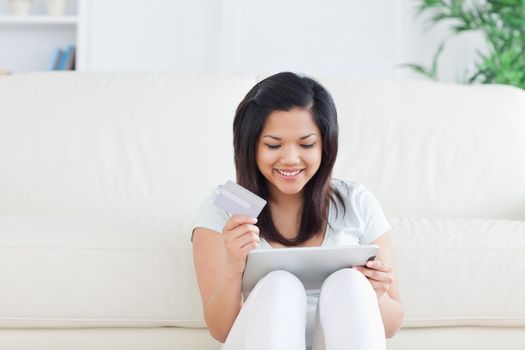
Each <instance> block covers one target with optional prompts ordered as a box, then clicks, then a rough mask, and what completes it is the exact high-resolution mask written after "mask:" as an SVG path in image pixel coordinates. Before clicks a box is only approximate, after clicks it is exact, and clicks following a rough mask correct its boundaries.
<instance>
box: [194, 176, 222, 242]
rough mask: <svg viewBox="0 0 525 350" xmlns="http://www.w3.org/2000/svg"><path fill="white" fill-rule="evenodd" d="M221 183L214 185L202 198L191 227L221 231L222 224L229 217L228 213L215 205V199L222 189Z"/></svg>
mask: <svg viewBox="0 0 525 350" xmlns="http://www.w3.org/2000/svg"><path fill="white" fill-rule="evenodd" d="M222 188H223V185H218V186H216V187H214V188H213V189H212V190H211V191H210V193H209V194H208V195H207V196H206V197H205V198H204V199H203V201H202V202H201V204H200V206H199V208H198V209H197V212H196V214H195V217H194V220H193V227H194V228H196V227H204V228H209V229H212V230H214V231H217V232H221V231H222V228H223V226H224V224H225V223H226V222H227V221H228V219H229V214H228V213H227V212H226V211H225V210H223V209H221V208H219V207H218V206H216V205H215V199H217V197H218V196H219V194H220V192H221V191H222Z"/></svg>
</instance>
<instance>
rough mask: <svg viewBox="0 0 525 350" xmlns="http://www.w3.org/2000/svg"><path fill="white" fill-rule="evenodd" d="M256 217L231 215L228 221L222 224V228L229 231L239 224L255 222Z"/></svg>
mask: <svg viewBox="0 0 525 350" xmlns="http://www.w3.org/2000/svg"><path fill="white" fill-rule="evenodd" d="M256 222H257V218H252V217H249V216H241V215H233V216H232V217H231V218H230V219H229V220H228V222H226V224H225V225H224V230H228V231H231V230H233V229H234V228H236V227H237V226H239V225H242V224H255V223H256Z"/></svg>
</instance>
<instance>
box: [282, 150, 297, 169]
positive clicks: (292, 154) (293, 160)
mask: <svg viewBox="0 0 525 350" xmlns="http://www.w3.org/2000/svg"><path fill="white" fill-rule="evenodd" d="M300 158H301V157H300V152H299V150H298V149H297V148H296V147H294V146H290V147H285V148H284V149H283V153H282V154H281V163H282V164H283V165H295V164H298V163H299V162H300Z"/></svg>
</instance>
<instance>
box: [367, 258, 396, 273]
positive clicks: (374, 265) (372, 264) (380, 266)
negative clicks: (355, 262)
mask: <svg viewBox="0 0 525 350" xmlns="http://www.w3.org/2000/svg"><path fill="white" fill-rule="evenodd" d="M366 266H367V267H368V268H371V269H375V270H379V271H383V272H390V271H392V265H390V264H389V263H387V262H385V261H379V260H371V261H368V262H367V263H366Z"/></svg>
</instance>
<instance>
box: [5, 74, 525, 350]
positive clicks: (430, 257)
mask: <svg viewBox="0 0 525 350" xmlns="http://www.w3.org/2000/svg"><path fill="white" fill-rule="evenodd" d="M257 80H259V77H256V76H241V75H216V74H176V73H138V72H137V73H134V72H125V73H56V72H54V73H31V74H20V75H14V76H7V77H1V78H0V96H1V97H0V98H1V105H0V348H1V349H14V350H18V349H24V350H27V349H39V350H41V349H54V350H57V349H108V350H109V349H111V350H115V349H126V350H133V349H141V350H142V349H199V350H200V349H202V350H207V349H210V350H211V349H219V348H220V344H219V343H217V342H216V341H214V340H213V339H212V338H211V337H210V336H209V335H208V332H207V330H206V329H205V328H204V327H205V325H204V323H203V318H202V308H201V305H200V299H199V294H198V289H197V285H196V281H195V276H194V270H193V263H192V258H191V244H190V240H189V237H190V228H191V223H192V217H193V214H194V212H195V210H196V207H197V206H198V204H199V203H200V201H201V200H202V199H203V198H204V197H205V196H206V195H207V194H208V193H209V191H210V190H211V189H212V188H213V187H214V186H216V185H217V184H219V183H223V182H225V181H226V180H228V179H234V168H233V159H232V140H231V136H232V131H231V124H232V118H233V113H234V110H235V107H236V105H237V103H238V102H239V101H240V100H241V99H242V97H243V96H244V94H245V93H246V92H247V91H248V90H249V88H250V87H251V86H253V84H254V83H255V82H256V81H257ZM320 81H321V83H323V84H324V85H325V86H326V87H327V88H328V89H329V90H330V91H331V93H332V94H333V97H334V99H335V102H336V105H337V107H338V112H339V121H340V153H339V156H338V161H337V164H336V168H335V170H334V172H335V174H334V175H335V177H339V178H345V179H359V180H361V181H362V182H363V183H364V184H365V185H366V186H367V187H368V188H370V189H371V191H372V192H373V193H374V194H375V195H376V197H377V198H378V199H379V201H380V203H381V204H382V205H383V207H384V209H385V212H386V214H387V216H388V217H389V219H390V221H391V223H392V225H393V231H392V239H393V244H394V258H395V264H396V269H397V274H398V279H399V285H400V290H401V295H402V301H403V304H404V308H405V311H406V317H405V321H404V324H403V328H402V330H401V331H400V332H399V333H398V334H397V335H396V336H395V337H394V338H392V339H389V340H388V344H389V349H391V350H401V349H403V350H409V349H427V350H431V349H452V350H459V349H461V350H465V349H476V350H478V349H491V350H492V349H508V350H518V349H524V348H525V297H524V295H525V282H524V280H523V275H524V271H525V91H522V90H519V89H517V88H512V87H507V86H495V85H493V86H459V85H451V84H439V83H431V82H396V81H353V80H334V79H320Z"/></svg>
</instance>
